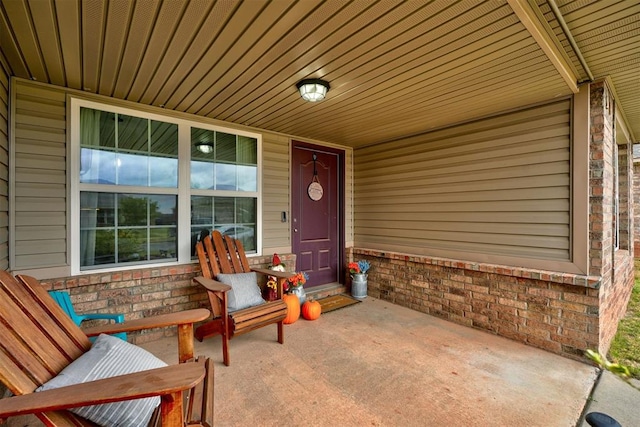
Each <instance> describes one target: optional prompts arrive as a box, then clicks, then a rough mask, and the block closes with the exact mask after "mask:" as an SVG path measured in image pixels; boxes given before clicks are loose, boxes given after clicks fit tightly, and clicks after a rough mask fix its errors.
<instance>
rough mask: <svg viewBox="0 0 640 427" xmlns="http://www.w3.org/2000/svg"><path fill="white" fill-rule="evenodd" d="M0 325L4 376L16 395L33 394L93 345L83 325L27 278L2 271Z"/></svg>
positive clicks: (0, 367) (1, 372) (1, 375)
mask: <svg viewBox="0 0 640 427" xmlns="http://www.w3.org/2000/svg"><path fill="white" fill-rule="evenodd" d="M34 282H35V283H36V284H37V286H33V283H34ZM0 324H2V327H1V328H0V348H1V349H2V351H0V353H1V354H2V358H1V360H0V362H1V363H0V379H1V380H2V382H3V383H4V384H5V386H6V387H7V388H8V389H9V390H11V391H12V392H13V393H14V394H26V393H31V392H33V390H34V389H35V388H36V387H38V386H39V385H41V384H43V383H44V382H46V381H48V380H49V379H51V378H53V377H54V376H55V375H56V374H57V373H58V372H60V371H61V370H62V369H63V368H64V367H66V366H67V365H68V364H69V363H71V361H73V360H75V359H76V358H78V357H79V356H80V355H82V354H83V353H84V352H85V351H87V350H88V349H89V348H90V347H91V343H90V341H89V340H88V339H87V337H86V336H85V335H84V334H83V333H82V331H81V330H80V328H78V326H76V325H75V323H73V321H72V320H71V319H70V318H69V317H68V316H67V315H66V314H64V312H63V311H62V309H61V308H60V307H59V306H58V304H56V302H55V301H54V300H53V299H52V298H51V297H50V296H49V294H48V293H47V292H46V290H45V289H44V288H43V287H42V286H41V285H40V284H39V283H38V282H37V280H35V279H33V278H29V277H28V276H22V279H21V280H19V279H17V278H15V277H13V276H12V275H11V274H9V273H7V272H6V271H0Z"/></svg>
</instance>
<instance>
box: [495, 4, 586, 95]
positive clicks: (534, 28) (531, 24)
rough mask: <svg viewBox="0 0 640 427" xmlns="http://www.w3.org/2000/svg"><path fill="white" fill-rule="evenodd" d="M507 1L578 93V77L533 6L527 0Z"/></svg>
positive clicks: (570, 87)
mask: <svg viewBox="0 0 640 427" xmlns="http://www.w3.org/2000/svg"><path fill="white" fill-rule="evenodd" d="M507 2H508V3H509V6H511V9H513V12H514V13H515V14H516V16H517V17H518V19H519V20H520V22H522V25H524V27H525V28H526V29H527V31H528V32H529V34H531V37H533V39H534V40H535V41H536V43H538V46H540V48H541V49H542V51H543V52H544V54H545V55H546V56H547V58H549V61H551V63H552V64H553V66H554V67H555V69H556V70H557V71H558V73H559V74H560V76H561V77H562V78H563V79H564V81H565V82H566V83H567V86H568V87H569V89H570V90H571V91H572V92H573V93H578V78H577V77H576V75H575V73H574V72H573V70H572V68H571V66H570V65H569V62H568V61H566V60H565V58H564V56H563V52H562V51H561V50H560V49H558V48H557V46H558V45H557V44H556V43H554V42H553V39H552V36H551V35H550V34H549V32H548V31H546V30H545V27H544V25H543V22H542V21H541V20H540V19H539V17H538V15H537V14H536V12H535V10H534V9H533V7H532V6H531V5H530V4H529V2H528V1H527V0H507ZM536 7H537V6H536Z"/></svg>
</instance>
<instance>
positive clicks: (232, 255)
mask: <svg viewBox="0 0 640 427" xmlns="http://www.w3.org/2000/svg"><path fill="white" fill-rule="evenodd" d="M196 253H197V254H198V261H199V262H200V268H201V269H202V275H203V276H204V277H207V278H209V279H215V277H216V276H217V275H218V274H220V273H225V274H234V273H248V272H250V271H251V267H250V266H249V260H248V259H247V256H246V254H245V253H244V247H243V246H242V242H241V241H240V240H236V239H234V238H232V237H230V236H227V235H222V234H221V233H220V232H219V231H217V230H214V231H213V232H211V235H210V236H206V237H204V238H203V239H202V240H201V241H200V242H198V243H197V244H196Z"/></svg>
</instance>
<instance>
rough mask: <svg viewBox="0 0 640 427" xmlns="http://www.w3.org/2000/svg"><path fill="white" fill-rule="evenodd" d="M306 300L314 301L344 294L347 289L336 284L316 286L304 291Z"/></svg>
mask: <svg viewBox="0 0 640 427" xmlns="http://www.w3.org/2000/svg"><path fill="white" fill-rule="evenodd" d="M305 291H306V294H307V299H308V298H313V299H315V300H318V299H321V298H326V297H330V296H332V295H338V294H344V293H346V292H347V287H346V286H345V285H342V284H340V283H338V282H333V283H327V284H326V285H318V286H314V287H312V288H308V289H305Z"/></svg>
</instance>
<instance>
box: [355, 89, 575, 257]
mask: <svg viewBox="0 0 640 427" xmlns="http://www.w3.org/2000/svg"><path fill="white" fill-rule="evenodd" d="M570 108H571V103H570V100H562V101H558V102H554V103H550V104H546V105H541V106H536V107H532V108H529V109H526V110H522V111H517V112H513V113H509V114H504V115H501V116H498V117H492V118H488V119H484V120H480V121H475V122H472V123H467V124H462V125H459V126H454V127H450V128H446V129H441V130H438V131H434V132H431V133H428V134H424V135H420V136H415V137H412V138H408V139H405V140H401V141H394V142H390V143H386V144H381V145H376V146H372V147H368V148H364V149H360V150H357V151H356V153H355V183H356V184H355V209H354V223H355V245H356V246H357V247H364V248H373V249H382V250H388V251H400V252H407V253H413V254H422V255H425V254H426V255H434V256H446V257H451V258H456V259H468V260H472V261H473V260H476V261H481V260H488V259H493V260H494V261H500V260H501V261H505V260H506V258H507V257H509V258H510V259H509V264H512V263H513V262H514V261H515V260H516V259H517V260H518V262H519V263H521V265H523V266H526V265H527V264H532V263H531V262H529V261H527V260H553V261H562V262H564V261H567V262H568V261H570V259H571V246H570V239H571V236H570V225H571V224H570V222H571V215H570V214H571V209H570V183H571V181H570V179H571V176H570V166H571V165H570V156H571V151H570ZM537 265H538V266H539V263H537Z"/></svg>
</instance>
